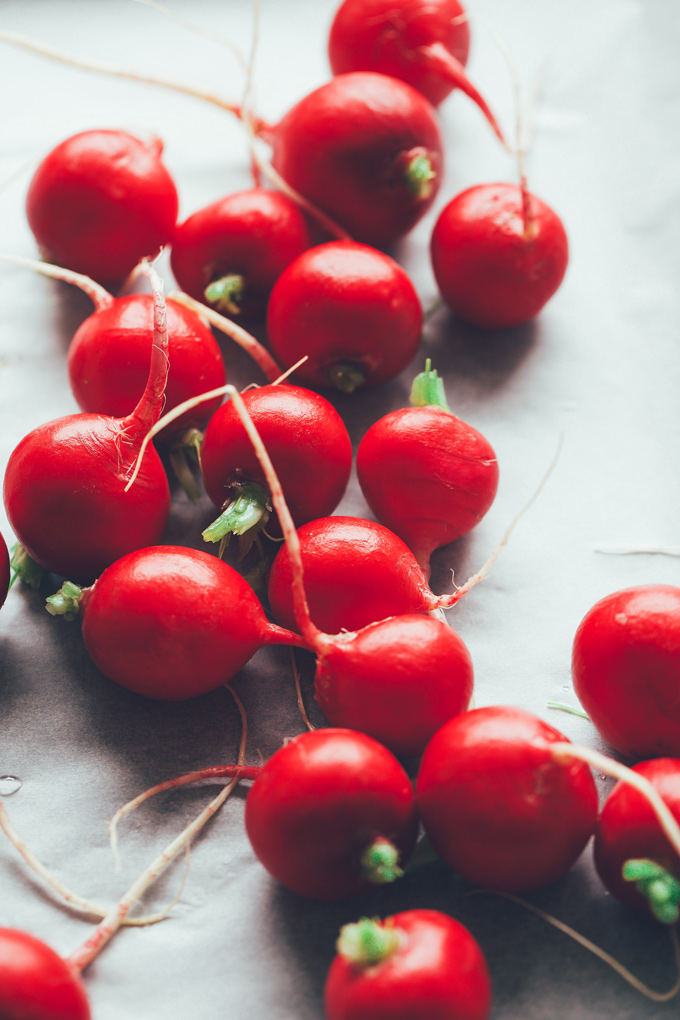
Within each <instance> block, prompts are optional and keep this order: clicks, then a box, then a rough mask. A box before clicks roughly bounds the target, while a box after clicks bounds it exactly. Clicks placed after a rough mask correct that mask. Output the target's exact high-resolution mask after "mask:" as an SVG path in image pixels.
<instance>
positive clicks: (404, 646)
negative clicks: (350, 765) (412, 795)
mask: <svg viewBox="0 0 680 1020" xmlns="http://www.w3.org/2000/svg"><path fill="white" fill-rule="evenodd" d="M317 650H318V652H319V658H318V661H317V667H316V675H315V679H314V690H315V693H316V700H317V701H318V702H319V705H320V707H321V710H322V712H323V713H324V715H325V716H326V718H327V719H328V720H329V722H330V723H331V725H333V726H351V727H352V728H353V729H357V730H361V731H362V732H363V733H368V734H369V735H370V736H372V737H375V739H376V740H380V741H381V742H382V743H384V744H385V746H386V747H389V749H390V750H391V751H393V752H394V753H395V754H399V755H415V754H421V753H422V752H423V750H424V749H425V747H426V745H427V743H428V741H429V740H430V738H431V737H432V736H433V735H434V734H435V733H436V732H437V730H439V728H440V727H441V726H443V725H444V723H446V722H448V720H449V719H452V718H453V717H454V716H457V715H459V714H460V713H461V712H465V711H466V709H467V707H468V705H469V703H470V698H471V697H472V688H473V684H474V677H473V668H472V660H471V658H470V653H469V652H468V650H467V648H466V646H465V644H464V643H463V641H462V640H461V638H460V637H459V636H458V635H457V634H456V632H455V631H454V630H452V629H451V628H450V627H449V626H447V624H446V623H443V622H442V621H441V620H435V619H433V618H432V617H428V616H419V615H404V616H395V617H392V618H390V619H389V620H383V621H380V622H379V623H374V624H371V625H369V626H368V627H364V628H363V630H360V631H359V632H358V633H355V634H348V635H344V634H338V635H337V636H336V637H334V638H326V639H325V640H324V639H320V640H319V643H318V646H317Z"/></svg>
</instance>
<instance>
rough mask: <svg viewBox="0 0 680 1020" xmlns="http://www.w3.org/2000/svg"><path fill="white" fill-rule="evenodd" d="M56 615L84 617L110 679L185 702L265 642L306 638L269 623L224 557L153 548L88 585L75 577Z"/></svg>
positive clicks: (55, 600) (97, 659) (52, 607)
mask: <svg viewBox="0 0 680 1020" xmlns="http://www.w3.org/2000/svg"><path fill="white" fill-rule="evenodd" d="M48 603H49V604H48V609H49V611H50V612H51V613H52V614H53V615H55V616H56V615H65V616H74V615H76V614H77V613H78V612H80V613H81V615H82V620H83V640H84V641H85V647H86V648H87V651H88V653H89V655H90V657H91V658H92V660H93V661H94V663H95V665H96V666H98V667H99V669H100V670H101V671H102V673H104V674H105V675H106V676H107V677H108V678H109V679H110V680H115V682H116V683H119V684H120V685H121V686H122V687H127V688H128V689H129V690H131V691H136V692H137V693H138V694H144V695H146V696H147V697H149V698H157V699H158V700H160V701H182V700H184V699H186V698H193V697H195V696H196V695H198V694H205V693H206V692H208V691H212V690H215V688H217V687H219V686H220V685H221V684H224V683H226V682H227V681H228V680H230V679H231V678H232V677H233V676H234V675H235V674H236V673H238V671H239V670H240V669H241V667H242V666H244V665H245V664H246V662H248V660H249V659H250V658H251V657H252V656H253V655H254V654H255V652H256V651H257V650H258V648H261V647H262V646H264V645H267V644H294V645H300V644H303V642H302V641H301V639H300V638H299V637H298V636H297V635H296V634H290V633H289V632H288V631H286V630H284V629H283V628H281V627H277V626H276V625H275V624H273V623H269V621H268V620H267V618H266V617H265V615H264V612H263V611H262V607H261V605H260V603H259V602H258V600H257V597H256V596H255V593H254V592H253V591H252V589H251V588H250V586H249V585H248V583H247V582H246V581H245V580H244V579H243V578H242V577H241V575H240V574H238V573H237V572H236V571H235V570H234V569H233V568H232V567H230V566H228V565H227V564H226V563H223V562H222V560H220V559H218V558H217V557H216V556H209V555H208V554H207V553H204V552H198V551H197V550H195V549H185V548H182V547H180V546H172V545H169V546H155V547H152V548H149V549H139V550H137V551H136V552H132V553H129V554H128V555H127V556H123V557H122V558H121V559H119V560H118V561H117V562H116V563H113V564H112V565H111V566H110V567H108V568H107V569H106V570H105V571H104V573H103V574H102V575H101V577H100V578H98V580H97V581H95V583H94V584H93V585H92V587H91V588H86V589H85V590H84V591H82V592H81V590H80V589H79V588H78V587H77V586H76V585H71V584H70V583H67V585H65V586H64V589H62V591H61V592H59V593H58V594H57V595H56V596H52V597H51V599H49V600H48Z"/></svg>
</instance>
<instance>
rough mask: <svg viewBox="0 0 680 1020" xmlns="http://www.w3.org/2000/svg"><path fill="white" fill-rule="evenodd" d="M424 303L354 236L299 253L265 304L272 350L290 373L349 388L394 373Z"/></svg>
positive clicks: (413, 346) (410, 351)
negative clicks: (293, 367) (292, 369)
mask: <svg viewBox="0 0 680 1020" xmlns="http://www.w3.org/2000/svg"><path fill="white" fill-rule="evenodd" d="M422 324H423V317H422V308H421V305H420V301H419V299H418V295H417V294H416V291H415V288H414V286H413V284H412V283H411V281H410V279H409V277H408V276H407V275H406V273H405V272H404V270H403V269H402V268H401V266H399V265H398V264H397V263H396V262H395V261H394V260H393V259H391V258H390V257H389V256H387V255H384V254H383V253H382V252H380V251H377V250H376V249H374V248H370V247H369V246H368V245H364V244H357V243H355V242H353V241H329V242H328V243H326V244H321V245H318V246H316V247H314V248H310V249H309V251H306V252H304V253H303V254H302V255H300V256H299V257H298V258H297V259H295V261H294V262H292V263H291V264H290V265H289V266H288V268H287V269H286V270H285V271H284V272H283V273H282V274H281V276H280V277H279V279H278V281H277V282H276V284H275V286H274V289H273V290H272V294H271V298H270V300H269V307H268V309H267V332H268V335H269V341H270V345H271V348H272V351H273V353H274V355H275V356H276V358H277V359H278V360H279V361H280V362H281V363H282V364H283V365H284V366H286V367H289V366H291V365H293V364H294V363H295V362H296V361H297V360H298V359H299V358H301V357H302V356H304V355H305V354H306V355H308V359H307V361H306V362H305V363H304V364H303V365H302V366H301V367H300V368H298V369H297V372H296V377H297V378H299V379H300V380H302V381H303V382H304V383H306V384H308V385H312V386H318V387H331V388H333V389H339V390H344V391H345V392H351V391H352V390H354V389H356V387H358V386H377V385H379V384H380V383H384V382H387V381H388V380H389V379H392V378H394V376H395V375H398V374H399V372H401V371H402V370H403V369H404V368H406V366H407V365H408V364H409V362H410V361H411V360H412V358H413V357H414V355H415V354H416V351H417V350H418V346H419V344H420V336H421V330H422Z"/></svg>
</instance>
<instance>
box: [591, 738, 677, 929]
mask: <svg viewBox="0 0 680 1020" xmlns="http://www.w3.org/2000/svg"><path fill="white" fill-rule="evenodd" d="M633 771H634V772H638V773H639V774H640V775H642V776H644V777H645V778H646V779H648V780H649V781H650V783H651V784H652V785H653V786H654V787H655V789H656V790H657V791H658V793H659V794H660V795H661V797H662V798H663V800H664V801H665V803H666V804H667V805H668V807H669V809H670V811H671V814H672V815H673V817H674V818H675V820H676V821H677V822H678V823H680V760H679V759H677V758H656V759H653V760H651V761H643V762H640V763H639V764H638V765H635V766H634V768H633ZM641 859H642V860H651V861H653V862H654V863H655V864H658V865H660V866H661V867H662V868H664V869H665V870H666V871H668V872H670V874H672V875H674V876H675V878H676V879H678V880H680V857H678V854H677V852H676V851H675V850H674V849H673V847H672V846H671V843H670V842H669V840H668V838H667V836H666V835H665V834H664V832H663V831H662V829H661V826H660V825H659V822H658V820H657V817H656V815H655V813H654V811H653V810H652V808H651V807H650V805H649V802H648V801H647V800H646V798H645V797H643V796H642V794H640V793H639V792H638V791H637V790H635V789H633V788H632V787H631V786H629V785H627V784H626V783H622V782H619V783H617V784H616V786H615V787H614V789H613V790H612V792H611V793H610V794H609V796H608V797H607V800H606V801H605V804H604V806H603V808H602V811H601V813H600V817H599V820H598V823H597V828H596V829H595V866H596V868H597V871H598V874H599V876H600V878H601V879H602V881H603V882H604V884H605V885H606V887H607V889H609V891H610V892H611V893H612V895H614V896H616V897H617V899H619V900H622V902H623V903H627V904H628V905H629V906H631V907H635V908H636V909H637V910H640V911H642V912H643V913H645V914H647V915H650V913H651V911H650V908H649V901H648V900H647V898H646V897H645V896H643V895H642V893H641V892H639V891H638V889H637V888H636V884H635V883H634V882H630V881H625V880H624V878H623V876H622V874H621V870H622V868H623V865H624V864H625V863H626V861H629V860H641Z"/></svg>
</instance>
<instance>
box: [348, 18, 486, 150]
mask: <svg viewBox="0 0 680 1020" xmlns="http://www.w3.org/2000/svg"><path fill="white" fill-rule="evenodd" d="M469 49H470V29H469V27H468V23H467V18H466V16H465V12H464V10H463V7H462V6H461V4H460V3H459V2H458V0H345V2H344V3H343V4H341V5H340V7H339V9H338V11H337V13H336V15H335V19H334V21H333V24H332V26H331V31H330V36H329V39H328V55H329V57H330V62H331V67H332V69H333V74H346V73H347V72H348V71H378V72H379V73H380V74H388V75H391V77H393V78H400V79H401V80H402V81H406V82H408V83H409V85H413V87H414V88H416V89H418V91H419V92H422V93H423V95H425V96H427V98H428V99H429V100H430V102H431V103H433V104H434V105H435V106H438V105H439V103H441V102H442V100H444V99H446V97H447V96H448V94H449V93H450V92H451V90H452V89H454V88H459V89H461V90H462V91H463V92H465V93H466V94H467V95H468V96H469V97H470V98H471V99H472V100H473V101H474V102H475V103H477V105H478V106H479V107H480V109H481V110H482V112H483V114H484V116H485V117H486V118H487V120H488V121H489V123H490V124H491V127H492V128H493V130H494V131H495V133H496V134H497V135H498V137H499V138H500V139H501V141H502V139H503V136H502V134H501V131H500V128H499V127H498V124H497V123H496V119H495V118H494V116H493V114H492V113H491V111H490V109H489V107H488V105H487V104H486V102H485V101H484V99H483V98H482V96H481V95H480V94H479V92H478V91H477V89H476V88H475V87H474V85H473V84H472V82H471V81H470V79H469V78H468V77H467V75H466V73H465V64H466V63H467V58H468V51H469Z"/></svg>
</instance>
